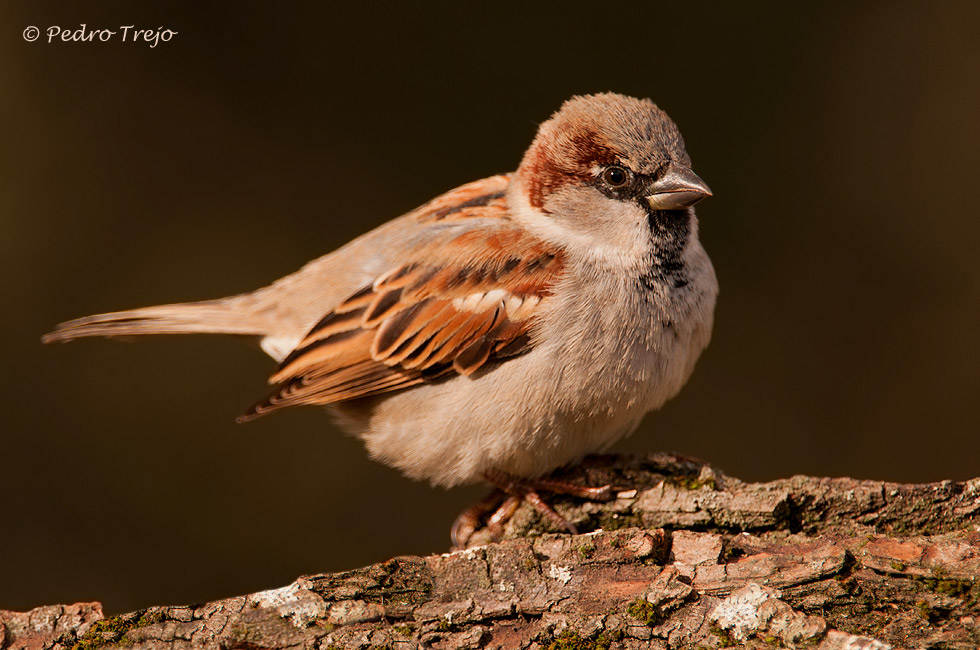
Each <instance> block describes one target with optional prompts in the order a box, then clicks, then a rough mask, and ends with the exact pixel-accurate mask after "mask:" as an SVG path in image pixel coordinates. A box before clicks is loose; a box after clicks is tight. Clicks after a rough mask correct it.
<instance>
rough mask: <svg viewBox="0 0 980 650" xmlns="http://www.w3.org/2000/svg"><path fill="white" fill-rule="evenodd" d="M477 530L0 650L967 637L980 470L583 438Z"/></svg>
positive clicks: (88, 622) (897, 643) (25, 623)
mask: <svg viewBox="0 0 980 650" xmlns="http://www.w3.org/2000/svg"><path fill="white" fill-rule="evenodd" d="M562 478H563V479H568V480H574V481H576V482H583V483H585V484H588V485H603V484H607V483H608V484H612V485H613V486H615V487H616V488H618V494H617V496H616V498H615V499H614V500H612V501H609V502H607V503H591V502H582V501H577V500H575V499H571V498H559V497H556V498H555V499H553V500H552V503H553V505H555V507H556V509H557V510H558V511H559V512H560V513H561V514H562V515H564V516H565V517H566V518H567V519H568V520H569V521H571V522H573V523H574V524H576V525H577V526H578V528H579V530H580V531H582V534H579V535H567V534H558V533H554V532H551V531H550V530H548V526H549V524H548V523H547V522H546V521H545V520H543V519H542V518H541V517H539V516H538V515H537V514H536V512H535V511H534V510H533V509H531V508H530V507H528V506H522V507H521V508H520V509H519V510H518V512H517V513H516V515H515V516H514V518H513V519H512V520H511V521H510V522H509V523H508V524H507V526H506V527H505V529H504V533H503V539H502V540H500V541H496V542H494V541H492V540H491V539H490V534H489V532H488V531H486V530H480V531H478V532H477V533H476V534H475V535H474V537H473V540H472V541H471V547H470V548H468V549H466V550H462V551H457V552H454V553H447V554H444V555H436V556H430V557H424V558H422V557H400V558H394V559H391V560H389V561H387V562H383V563H381V564H376V565H373V566H369V567H365V568H363V569H358V570H355V571H347V572H343V573H337V574H323V575H314V576H305V577H301V578H299V579H298V580H296V582H294V583H292V584H291V585H288V586H286V587H283V588H281V589H276V590H272V591H265V592H260V593H256V594H250V595H247V596H240V597H237V598H230V599H227V600H221V601H216V602H212V603H207V604H204V605H195V606H180V607H151V608H149V609H146V610H142V611H139V612H134V613H131V614H126V615H122V616H116V617H111V618H108V619H107V618H104V617H103V615H102V611H101V606H100V605H99V604H98V603H81V604H75V605H67V606H62V605H57V606H51V607H41V608H38V609H35V610H32V611H30V612H26V613H14V612H0V650H7V649H16V650H19V649H25V650H63V649H68V648H74V649H76V650H94V649H95V648H100V647H107V646H122V647H132V648H139V649H147V650H150V649H157V648H160V649H162V648H168V649H183V648H215V649H218V648H220V649H225V650H258V649H276V650H278V649H286V648H311V649H314V650H327V649H329V648H364V649H366V648H391V649H395V648H405V649H408V648H417V647H422V648H446V649H462V648H538V649H546V648H547V649H552V650H571V649H576V650H598V649H615V648H628V649H633V648H665V649H666V648H723V647H737V648H773V647H788V648H804V647H806V648H820V649H821V650H837V649H840V650H844V649H848V650H857V649H867V650H875V649H879V648H890V647H894V648H949V649H960V648H963V649H967V648H969V649H975V648H977V647H980V582H978V576H980V479H973V480H970V481H966V482H963V483H956V482H952V481H943V482H941V483H932V484H926V485H899V484H894V483H884V482H878V481H858V480H853V479H846V478H841V479H828V478H810V477H804V476H796V477H793V478H789V479H784V480H778V481H773V482H771V483H743V482H741V481H739V480H737V479H734V478H732V477H729V476H726V475H724V474H723V473H721V472H720V471H718V470H716V469H714V468H712V467H711V466H709V465H707V464H704V463H701V462H700V461H695V460H693V459H689V458H683V457H679V456H673V455H668V454H655V455H650V456H647V457H644V458H634V457H617V456H601V457H593V458H590V459H588V461H587V462H586V463H584V464H583V465H582V466H581V467H578V468H575V469H573V470H570V471H568V472H566V473H564V474H563V475H562Z"/></svg>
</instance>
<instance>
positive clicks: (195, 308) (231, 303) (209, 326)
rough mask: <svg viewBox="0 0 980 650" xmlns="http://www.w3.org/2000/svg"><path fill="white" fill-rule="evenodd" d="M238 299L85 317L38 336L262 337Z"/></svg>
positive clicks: (67, 338)
mask: <svg viewBox="0 0 980 650" xmlns="http://www.w3.org/2000/svg"><path fill="white" fill-rule="evenodd" d="M242 298H245V296H238V297H234V298H223V299H221V300H206V301H203V302H188V303H181V304H175V305H159V306H157V307H144V308H142V309H131V310H129V311H117V312H112V313H109V314H96V315H95V316H85V317H84V318H77V319H75V320H70V321H67V322H64V323H61V324H59V325H58V326H57V327H55V330H54V331H53V332H50V333H48V334H45V335H44V336H43V337H41V341H42V342H44V343H55V342H59V341H71V340H74V339H79V338H83V337H86V336H133V335H137V334H192V333H208V334H241V335H245V336H248V335H253V336H264V335H266V334H267V333H268V332H267V331H266V329H265V328H264V327H262V325H261V323H260V322H257V320H256V319H254V318H249V310H247V309H245V308H244V305H243V304H242V302H243V301H242V300H241V299H242Z"/></svg>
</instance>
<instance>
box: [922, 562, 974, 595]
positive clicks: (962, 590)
mask: <svg viewBox="0 0 980 650" xmlns="http://www.w3.org/2000/svg"><path fill="white" fill-rule="evenodd" d="M948 576H949V573H948V572H947V571H946V570H945V569H943V568H942V567H937V568H935V569H933V571H932V576H931V577H929V578H922V579H921V583H922V586H923V587H925V589H926V590H928V591H931V592H932V593H934V594H943V595H944V596H952V597H953V598H964V599H965V598H969V597H970V596H971V595H973V598H972V599H971V600H975V599H977V598H978V597H980V594H976V595H974V594H973V592H974V589H975V587H976V586H977V585H976V582H974V581H973V580H962V579H956V578H950V577H948Z"/></svg>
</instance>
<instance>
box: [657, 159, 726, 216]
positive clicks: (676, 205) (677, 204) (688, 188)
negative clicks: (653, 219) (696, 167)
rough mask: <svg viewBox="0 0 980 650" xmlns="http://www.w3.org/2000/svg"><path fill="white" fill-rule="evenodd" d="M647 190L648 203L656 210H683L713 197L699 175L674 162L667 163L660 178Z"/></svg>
mask: <svg viewBox="0 0 980 650" xmlns="http://www.w3.org/2000/svg"><path fill="white" fill-rule="evenodd" d="M647 190H648V194H647V196H646V199H647V203H649V204H650V207H651V208H653V209H654V210H681V209H683V208H689V207H691V206H692V205H694V204H695V203H697V202H698V201H700V200H701V199H703V198H704V197H706V196H711V190H710V189H709V188H708V185H707V184H706V183H705V182H704V181H703V180H701V179H700V178H698V175H697V174H695V173H694V172H693V171H691V169H690V168H689V167H685V166H684V165H681V164H678V163H676V162H674V161H671V162H669V163H667V167H666V168H665V169H664V172H663V173H662V174H661V176H660V178H658V179H657V180H655V181H654V182H653V183H651V184H650V186H649V187H648V188H647Z"/></svg>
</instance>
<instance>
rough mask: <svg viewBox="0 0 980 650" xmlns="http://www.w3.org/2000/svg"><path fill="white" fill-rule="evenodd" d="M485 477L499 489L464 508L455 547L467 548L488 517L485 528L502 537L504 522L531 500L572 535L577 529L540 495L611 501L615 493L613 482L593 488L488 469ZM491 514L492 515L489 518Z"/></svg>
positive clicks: (456, 526)
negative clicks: (522, 504)
mask: <svg viewBox="0 0 980 650" xmlns="http://www.w3.org/2000/svg"><path fill="white" fill-rule="evenodd" d="M483 477H484V478H485V479H486V480H487V482H488V483H491V484H493V485H494V486H496V488H497V489H496V490H494V491H493V492H492V493H490V494H489V495H487V496H486V497H485V498H483V499H482V500H480V501H479V502H477V503H476V504H474V505H472V506H470V507H469V508H467V509H466V510H464V511H463V512H462V513H460V515H459V516H458V517H457V518H456V521H455V522H453V528H452V539H453V548H455V549H462V548H466V543H467V542H468V541H469V539H470V537H472V535H473V533H474V532H475V531H476V529H477V527H478V526H479V525H480V522H481V521H483V519H484V517H486V527H487V529H489V531H490V534H491V536H492V537H493V539H495V540H496V539H500V537H501V536H502V535H503V529H504V525H505V524H506V523H507V522H508V521H510V518H511V517H513V516H514V513H515V512H517V509H518V508H519V507H520V505H521V503H523V502H525V501H526V502H528V503H530V504H531V505H532V506H534V508H535V510H537V511H538V512H539V513H541V515H542V516H543V517H544V518H545V519H547V520H548V521H550V522H551V523H552V524H553V525H554V526H555V527H556V528H559V529H562V530H565V531H567V532H569V533H571V534H572V535H576V534H578V529H577V528H575V525H574V524H572V523H571V522H570V521H568V520H567V519H565V518H564V517H562V516H561V515H560V514H558V512H556V511H555V509H554V508H552V507H551V505H549V504H548V502H547V501H545V500H544V499H542V498H541V495H540V494H538V492H540V491H548V492H551V493H554V494H567V495H569V496H574V497H578V498H580V499H589V500H592V501H608V500H609V499H611V498H612V496H613V489H612V486H611V485H604V486H602V487H597V488H592V487H583V486H581V485H573V484H572V483H567V482H565V481H557V480H554V479H547V478H541V479H523V478H517V477H516V476H511V475H510V474H505V473H504V472H496V471H492V472H485V473H484V474H483ZM491 513H492V514H491ZM487 515H489V517H487Z"/></svg>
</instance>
